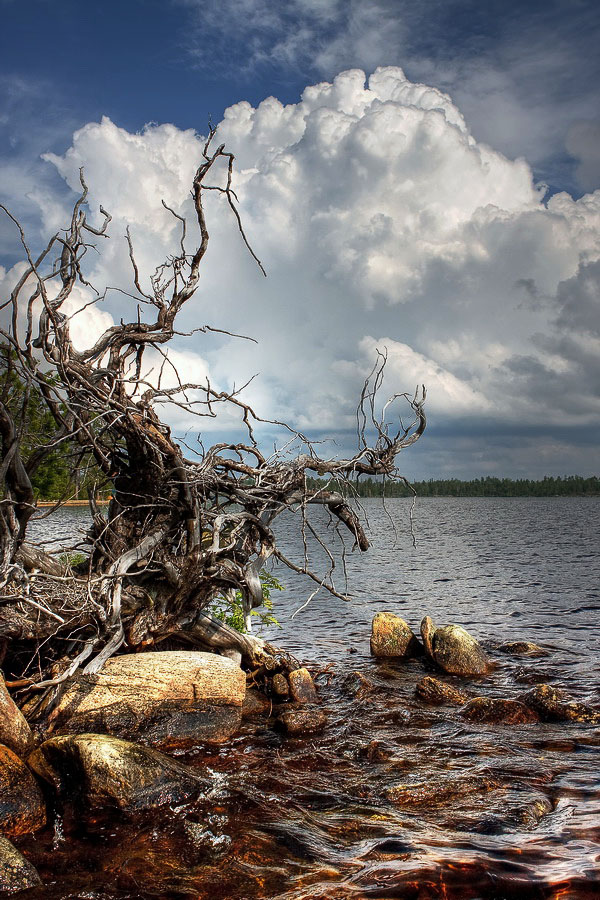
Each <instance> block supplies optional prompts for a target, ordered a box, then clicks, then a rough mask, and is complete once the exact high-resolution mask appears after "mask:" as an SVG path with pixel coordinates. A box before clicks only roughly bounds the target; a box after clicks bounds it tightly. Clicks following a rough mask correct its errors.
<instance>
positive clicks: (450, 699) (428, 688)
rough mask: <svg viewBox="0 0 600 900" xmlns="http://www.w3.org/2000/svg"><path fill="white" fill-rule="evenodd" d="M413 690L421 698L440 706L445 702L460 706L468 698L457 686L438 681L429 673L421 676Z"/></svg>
mask: <svg viewBox="0 0 600 900" xmlns="http://www.w3.org/2000/svg"><path fill="white" fill-rule="evenodd" d="M415 690H416V693H417V696H418V697H419V698H420V699H421V700H425V701H426V702H427V703H432V704H434V705H436V706H442V705H443V704H446V703H454V704H456V705H458V706H462V705H463V704H464V703H466V702H467V700H468V699H469V697H468V694H465V693H463V692H462V691H459V690H458V688H455V687H453V686H452V685H451V684H446V683H445V682H443V681H440V680H439V679H438V678H433V677H432V676H431V675H426V676H425V678H422V679H421V681H420V682H419V683H418V685H417V687H416V689H415Z"/></svg>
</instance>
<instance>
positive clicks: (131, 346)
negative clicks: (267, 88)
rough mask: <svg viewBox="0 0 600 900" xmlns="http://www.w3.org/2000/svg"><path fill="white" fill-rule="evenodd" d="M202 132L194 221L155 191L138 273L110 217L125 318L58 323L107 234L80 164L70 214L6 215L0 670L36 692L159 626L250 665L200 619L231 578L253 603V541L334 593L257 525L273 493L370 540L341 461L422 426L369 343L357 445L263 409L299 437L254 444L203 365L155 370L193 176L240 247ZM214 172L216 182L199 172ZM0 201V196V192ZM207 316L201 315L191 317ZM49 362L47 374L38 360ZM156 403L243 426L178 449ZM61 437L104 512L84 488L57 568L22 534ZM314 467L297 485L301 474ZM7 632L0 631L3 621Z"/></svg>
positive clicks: (180, 261) (256, 660)
mask: <svg viewBox="0 0 600 900" xmlns="http://www.w3.org/2000/svg"><path fill="white" fill-rule="evenodd" d="M212 139H213V134H212V133H211V134H210V136H209V139H208V141H207V142H206V145H205V147H204V153H203V159H202V160H201V163H200V165H199V167H198V169H197V171H196V173H195V176H194V179H193V183H192V197H193V204H194V211H195V218H196V224H197V228H198V233H199V238H198V241H197V243H196V245H195V248H194V250H193V251H190V250H189V249H188V247H187V241H188V238H187V223H186V221H185V220H184V218H183V217H182V216H180V215H179V214H178V213H177V212H175V211H174V210H171V209H170V207H168V206H167V205H166V204H164V205H165V207H166V208H167V209H169V210H170V211H171V212H172V213H173V215H174V216H175V217H176V219H177V220H178V222H179V223H180V225H181V240H180V244H179V247H178V248H177V249H176V250H175V252H174V253H173V255H171V256H170V257H169V258H168V259H167V260H166V261H164V262H163V263H161V264H160V265H158V266H157V268H156V270H155V271H154V273H153V274H152V275H151V276H150V277H149V278H148V279H144V278H143V276H142V273H141V272H140V270H139V268H138V264H137V262H136V257H135V250H134V241H133V237H132V236H131V235H130V234H129V232H128V233H127V241H128V246H129V255H130V260H131V270H132V282H133V286H132V291H131V295H130V296H131V301H132V310H131V315H130V317H129V319H126V318H124V319H122V320H121V321H120V323H118V324H115V325H112V326H111V327H109V328H107V329H106V330H105V331H104V333H103V334H101V335H100V336H99V337H98V338H97V340H96V341H95V342H94V343H93V345H92V346H90V347H88V348H87V349H84V350H81V349H76V348H75V347H74V345H73V343H72V341H71V338H70V331H69V328H70V317H69V315H67V314H66V312H65V303H66V301H67V300H68V299H69V297H71V295H72V292H73V289H74V288H75V287H76V286H79V287H80V288H81V289H83V290H84V291H87V293H88V295H89V297H90V301H89V302H90V303H93V302H97V301H98V300H99V299H101V298H102V297H104V295H105V293H106V292H105V293H104V294H100V293H98V292H95V293H94V289H93V288H92V287H91V285H89V284H88V282H87V280H86V277H85V274H84V266H83V263H84V256H85V254H86V252H87V251H88V250H89V248H90V246H92V245H91V243H90V242H91V241H92V240H95V241H96V242H97V243H98V242H101V241H103V240H105V239H106V238H107V236H108V226H109V223H110V215H109V214H108V213H107V212H106V211H105V210H104V209H103V208H102V207H100V212H101V215H102V225H101V226H100V227H97V228H95V227H92V226H91V225H90V224H89V223H88V220H87V210H86V199H87V186H86V184H85V181H84V177H83V173H81V187H82V191H81V195H80V197H79V198H78V199H77V201H76V203H75V205H74V208H73V214H72V218H71V222H70V224H69V226H68V227H67V229H66V230H65V231H64V232H60V233H57V234H56V235H54V236H53V237H52V238H51V239H50V241H49V242H48V244H47V246H46V247H45V248H44V249H43V250H42V252H41V253H40V254H38V255H37V256H36V257H34V255H33V254H32V252H31V250H30V248H29V246H28V244H27V242H26V239H25V235H24V232H23V230H22V229H21V227H20V226H19V224H18V223H17V222H16V220H14V218H13V217H12V215H11V214H10V213H9V212H8V211H7V210H4V211H5V213H6V214H7V215H8V216H9V217H10V218H11V219H12V220H13V221H14V222H15V225H16V227H17V228H18V229H19V232H20V235H21V239H22V244H23V249H24V255H25V257H26V260H27V266H26V268H25V270H24V272H23V274H22V275H21V277H20V279H19V281H18V283H17V284H16V285H15V287H14V289H13V291H12V294H11V295H10V297H8V298H1V300H0V309H2V310H4V315H6V316H7V319H8V322H7V324H6V326H4V327H3V328H2V329H0V335H1V336H2V338H3V339H4V341H5V342H6V343H7V344H8V345H9V347H10V352H11V360H12V362H11V365H13V366H14V368H15V372H16V373H17V375H18V378H19V379H20V381H21V383H22V385H23V387H24V395H23V396H24V399H23V404H22V406H21V407H20V408H17V409H16V410H15V408H14V404H13V407H12V408H11V407H10V404H9V403H8V402H7V400H6V398H5V397H2V396H1V395H0V439H1V444H0V451H1V455H0V474H1V476H2V480H3V483H4V493H3V497H2V498H1V499H0V597H1V599H0V641H1V640H4V647H5V653H6V659H5V664H4V665H5V671H7V673H8V674H7V678H8V679H10V678H13V679H16V680H17V681H19V679H20V682H19V683H27V682H28V679H31V684H32V687H31V690H32V691H39V692H42V693H44V694H45V695H47V696H46V698H45V699H46V701H50V702H49V703H47V702H45V707H46V708H51V706H52V702H51V701H52V699H53V698H54V699H56V698H57V697H58V695H59V694H60V691H61V690H62V687H61V686H64V684H65V683H66V682H67V681H68V679H69V678H70V677H71V676H72V675H73V674H74V673H75V672H76V671H77V670H79V669H83V670H84V671H85V672H87V673H94V672H97V671H98V670H99V669H100V668H101V667H102V665H103V664H104V662H105V661H106V660H107V659H109V658H110V657H111V656H112V655H114V654H115V653H117V652H119V651H120V650H121V648H123V647H125V648H129V649H131V648H133V649H136V650H144V649H148V648H151V647H154V646H155V645H156V644H158V643H161V642H164V641H166V640H171V641H177V640H179V641H186V640H187V641H190V640H191V641H195V642H198V643H199V644H203V645H205V646H209V647H213V648H220V649H225V648H231V647H236V648H237V649H239V650H240V652H241V653H242V654H243V655H244V656H245V657H246V659H247V660H248V661H249V664H250V665H252V666H256V665H257V664H263V663H264V660H265V659H266V658H267V657H269V656H270V652H269V650H268V648H267V649H266V650H265V648H264V646H262V644H261V642H260V641H257V639H255V638H253V637H251V636H249V635H246V636H241V635H239V634H237V632H232V630H231V629H227V628H224V627H221V626H220V625H219V624H218V623H217V624H215V623H214V622H213V621H211V620H210V618H209V617H207V616H206V615H205V614H204V612H203V611H204V610H206V607H207V606H208V605H209V604H210V602H211V601H212V600H214V599H215V598H216V597H219V596H224V595H228V593H230V592H234V591H239V592H240V594H241V597H242V603H243V607H244V612H245V616H246V620H247V622H249V620H250V618H249V617H250V613H251V610H252V608H253V607H255V606H259V605H261V604H262V602H263V594H262V586H261V582H260V573H261V570H262V569H263V567H264V566H265V564H266V563H267V561H268V560H269V559H277V560H279V561H281V562H283V563H285V564H286V565H289V566H290V567H291V568H292V569H294V570H295V571H297V572H302V573H304V574H306V575H307V576H308V578H309V579H312V581H313V582H314V583H315V585H316V590H318V589H321V588H323V589H325V590H328V591H330V592H331V593H333V594H335V595H336V596H344V595H343V594H340V593H338V591H337V590H336V588H335V587H334V584H333V580H332V577H331V575H332V571H333V567H334V561H333V557H331V555H330V558H331V570H330V571H329V572H327V573H325V574H318V573H316V572H314V571H312V569H311V567H310V563H309V560H308V558H307V556H306V555H305V558H304V559H303V560H301V561H293V560H290V559H287V558H286V557H285V556H284V555H283V553H282V552H281V551H280V549H279V548H278V547H277V543H276V539H275V535H274V533H273V530H272V525H273V522H274V520H275V519H276V517H277V516H278V515H279V514H280V513H282V512H283V511H285V510H289V509H295V510H297V512H298V521H299V525H300V527H301V528H302V529H303V531H304V533H306V532H307V531H309V530H310V531H311V532H312V533H313V534H315V536H316V537H317V539H319V538H318V535H317V534H316V532H315V531H314V529H313V526H312V525H311V523H310V520H309V517H308V509H309V507H310V505H311V504H319V505H321V506H324V507H325V508H326V509H327V510H328V511H329V513H330V514H331V516H332V519H333V520H336V521H337V522H338V523H339V526H344V528H346V529H347V530H348V532H349V534H350V536H351V538H352V540H353V543H354V546H355V547H357V548H359V549H360V550H361V551H364V550H366V549H367V548H368V546H369V542H368V539H367V536H366V534H365V531H364V529H363V526H362V524H361V520H360V517H359V515H358V512H357V509H356V508H355V506H354V505H353V503H352V501H351V500H350V501H349V500H348V497H347V496H346V490H340V485H343V484H346V485H347V490H348V491H350V492H351V479H352V478H355V477H356V476H358V475H361V474H364V475H370V476H382V477H385V478H397V477H402V476H400V475H399V473H398V470H397V468H396V457H397V455H398V453H399V452H400V451H401V450H402V449H404V448H406V447H408V446H409V445H411V444H413V443H414V442H415V441H416V440H417V439H418V438H419V437H420V435H421V434H422V433H423V430H424V428H425V415H424V411H423V403H424V399H425V392H424V390H423V391H422V392H421V393H419V392H417V393H416V394H415V395H414V396H412V395H406V394H394V395H393V396H392V397H391V398H390V399H389V400H388V402H387V403H385V405H384V406H383V409H382V410H381V411H378V406H377V402H378V401H377V397H378V392H379V390H380V388H381V386H382V380H383V372H384V368H385V354H380V355H379V357H378V359H377V361H376V364H375V366H374V368H373V370H372V372H371V373H370V375H369V377H368V378H367V379H366V381H365V385H364V388H363V391H362V395H361V398H360V404H359V410H358V449H357V452H356V454H355V455H354V456H352V457H351V458H348V459H323V458H320V457H319V456H318V454H317V452H316V450H315V446H314V445H312V444H311V443H310V441H309V440H308V439H307V438H305V436H304V435H302V434H300V433H299V432H296V431H294V430H293V429H292V428H291V427H290V426H288V425H287V424H285V423H271V424H276V425H279V426H280V427H281V428H282V429H284V430H285V431H286V432H287V434H288V435H289V436H290V439H291V440H292V441H293V442H295V444H296V445H298V444H300V445H302V448H303V451H304V452H302V453H299V454H298V455H296V456H295V457H294V456H292V457H290V456H288V455H286V453H284V452H280V453H275V454H271V455H270V456H265V455H264V453H263V451H262V450H261V448H260V447H259V445H258V443H257V441H256V439H255V436H254V432H253V426H254V425H255V424H256V423H258V422H262V421H264V420H262V419H261V418H260V416H259V415H258V414H257V413H256V412H255V411H254V410H253V409H252V408H251V407H250V406H249V405H248V404H246V403H245V402H244V401H243V399H242V397H241V395H240V392H239V391H236V392H231V393H226V392H222V391H217V390H215V389H214V388H213V386H212V385H211V383H210V382H209V381H207V382H206V383H205V384H191V383H187V382H183V381H182V380H180V378H179V375H177V376H176V377H177V385H176V387H174V388H173V387H171V388H167V387H164V386H163V381H164V378H163V373H164V370H165V369H167V368H169V369H171V371H172V364H171V362H170V361H169V360H168V358H167V356H166V352H165V350H164V349H163V347H164V346H165V345H166V344H168V342H169V341H170V340H171V339H172V338H173V337H174V336H175V335H176V334H179V332H178V331H177V325H176V320H177V317H178V314H179V313H180V311H181V309H182V308H183V306H184V305H185V304H186V303H188V302H189V301H190V300H191V298H192V296H193V295H194V293H195V292H196V290H197V287H198V283H199V278H200V270H201V263H202V260H203V258H204V255H205V253H206V250H207V247H208V242H209V232H208V228H207V223H206V218H205V210H204V193H205V191H206V190H211V191H217V192H218V193H219V194H220V195H221V196H222V197H223V198H224V200H225V201H226V203H227V205H228V206H229V208H230V209H231V210H232V211H233V214H234V215H235V217H236V221H237V224H238V226H239V230H240V233H241V236H242V239H243V240H244V242H245V243H246V245H247V246H248V248H249V249H250V252H251V253H252V255H253V256H254V258H255V259H256V261H257V263H258V265H259V266H260V268H261V270H262V265H261V263H260V261H259V260H258V259H257V257H256V256H255V254H254V253H253V251H252V250H251V248H250V247H249V244H248V241H247V239H246V235H245V234H244V231H243V228H242V225H241V220H240V218H239V214H238V211H237V208H236V197H235V194H234V191H233V189H232V177H233V156H232V154H230V153H228V152H226V151H225V148H224V147H223V146H219V147H218V148H216V149H213V148H212ZM219 172H220V173H221V178H222V181H221V185H220V186H215V185H211V184H207V179H208V177H209V175H210V176H211V177H212V176H213V174H215V175H216V176H217V177H218V176H219ZM2 209H4V208H3V207H2ZM211 330H214V331H218V329H214V328H211V327H210V326H203V327H202V328H199V329H196V331H200V332H207V331H211ZM148 349H152V350H153V351H155V352H158V353H159V354H161V355H162V358H163V363H162V369H161V371H160V372H159V373H157V374H155V375H154V376H153V377H150V376H149V375H145V374H144V372H145V369H144V354H145V353H146V351H147V350H148ZM49 372H50V373H52V374H53V376H54V377H53V378H52V379H49V378H48V373H49ZM31 392H37V393H38V394H39V395H40V396H41V397H42V398H43V400H44V402H45V404H46V406H47V408H48V410H49V411H50V413H51V414H52V418H53V420H54V422H55V432H54V434H52V435H50V436H49V437H48V439H47V440H46V441H45V442H44V443H43V444H41V445H39V446H37V447H36V448H35V450H34V451H33V452H32V453H30V454H29V455H28V456H27V457H25V456H24V455H23V447H22V441H21V436H22V434H23V429H24V423H25V419H26V397H27V395H28V394H30V393H31ZM396 401H399V402H406V404H407V405H408V409H409V410H410V413H411V418H410V421H409V423H408V424H407V425H404V424H402V421H401V420H399V421H398V424H397V425H396V426H395V428H392V427H391V425H390V424H388V422H386V415H387V414H389V413H390V412H391V406H392V404H393V403H395V402H396ZM165 403H170V404H174V405H176V406H177V407H179V408H181V409H184V410H186V411H187V412H188V413H190V414H194V415H196V416H198V417H199V424H200V426H201V423H202V419H203V417H215V416H216V415H217V413H218V410H219V408H222V407H227V408H229V409H230V410H237V412H238V413H239V417H240V422H241V424H242V425H243V427H244V428H245V432H246V438H245V439H244V440H243V441H242V442H240V443H235V444H232V443H217V444H215V445H214V446H211V447H209V448H207V449H205V448H204V447H203V446H202V444H201V443H199V444H198V451H197V452H195V453H193V452H189V451H188V452H186V451H185V449H184V447H183V445H182V443H181V442H178V441H177V440H175V438H174V437H173V436H172V435H171V432H170V429H169V428H168V427H167V426H166V425H165V424H164V423H163V422H162V421H161V420H160V418H159V416H158V414H157V412H156V409H157V406H158V405H159V404H165ZM64 441H68V442H70V444H71V445H72V446H73V448H74V452H75V453H78V454H79V455H80V457H85V458H86V459H88V460H92V461H93V464H94V465H95V466H96V467H97V470H98V472H99V473H100V476H99V477H103V478H104V480H105V483H106V485H109V486H110V489H111V491H112V499H111V501H110V505H109V506H108V509H107V510H106V514H105V515H103V514H101V513H100V512H99V510H98V509H97V508H96V507H95V506H94V504H93V501H92V514H93V524H92V527H91V529H90V532H89V535H88V538H87V540H88V547H89V560H88V568H87V573H86V574H82V573H81V572H78V573H77V575H73V574H72V573H70V571H69V570H68V567H67V566H65V565H62V564H61V563H60V562H58V561H57V560H55V559H53V558H51V557H48V556H47V554H44V553H42V552H41V551H38V550H36V549H35V548H33V547H31V546H30V545H28V544H26V543H25V536H26V529H27V523H28V522H29V520H30V518H31V516H32V514H33V513H34V511H35V501H34V494H33V490H32V486H31V477H32V473H33V472H34V471H35V469H36V467H37V466H39V465H40V462H41V461H42V460H43V459H44V458H46V457H47V455H48V454H50V453H51V452H52V451H53V449H55V448H56V446H57V445H58V444H59V443H62V442H64ZM309 475H318V476H321V477H322V478H325V479H326V481H325V482H323V485H324V486H323V487H319V488H317V489H314V490H311V489H310V488H309V487H308V481H307V477H308V476H309ZM9 638H10V640H11V643H10V644H8V643H7V639H9Z"/></svg>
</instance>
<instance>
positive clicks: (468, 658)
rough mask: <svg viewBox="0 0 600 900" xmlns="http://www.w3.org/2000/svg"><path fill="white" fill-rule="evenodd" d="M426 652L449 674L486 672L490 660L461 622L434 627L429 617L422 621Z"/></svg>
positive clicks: (483, 673) (481, 673) (479, 673)
mask: <svg viewBox="0 0 600 900" xmlns="http://www.w3.org/2000/svg"><path fill="white" fill-rule="evenodd" d="M421 637H422V639H423V644H424V646H425V652H426V653H427V655H428V656H430V657H431V659H432V660H433V661H434V662H435V663H436V664H437V665H438V666H439V667H440V668H441V669H443V670H444V671H445V672H449V673H450V674H451V675H485V674H486V673H487V672H488V671H489V669H490V662H489V660H488V658H487V656H486V655H485V653H484V651H483V648H482V647H481V645H480V644H479V642H478V641H476V640H475V638H474V637H472V636H471V635H470V634H469V632H468V631H466V629H464V628H463V627H462V626H461V625H444V626H443V627H442V628H436V626H435V625H434V623H433V620H432V619H431V617H430V616H425V618H424V619H423V621H422V622H421Z"/></svg>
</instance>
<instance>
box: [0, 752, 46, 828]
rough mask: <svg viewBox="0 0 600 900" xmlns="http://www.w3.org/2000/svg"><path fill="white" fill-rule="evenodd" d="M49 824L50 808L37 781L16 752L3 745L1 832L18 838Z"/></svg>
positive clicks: (0, 765) (0, 759)
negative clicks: (47, 811) (45, 802)
mask: <svg viewBox="0 0 600 900" xmlns="http://www.w3.org/2000/svg"><path fill="white" fill-rule="evenodd" d="M45 824H46V807H45V805H44V798H43V796H42V792H41V790H40V788H39V785H38V783H37V781H36V780H35V778H34V777H33V775H32V774H31V772H30V770H29V769H28V768H27V766H26V765H25V763H24V762H22V761H21V760H20V759H19V757H18V756H17V755H16V753H13V751H12V750H10V749H9V748H8V747H4V746H2V745H0V831H2V833H3V834H5V835H9V836H10V837H17V836H18V835H20V834H27V833H28V832H30V831H37V829H38V828H43V827H44V825H45Z"/></svg>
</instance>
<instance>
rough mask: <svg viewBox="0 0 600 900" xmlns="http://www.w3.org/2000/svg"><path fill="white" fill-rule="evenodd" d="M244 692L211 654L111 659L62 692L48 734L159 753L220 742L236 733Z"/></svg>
mask: <svg viewBox="0 0 600 900" xmlns="http://www.w3.org/2000/svg"><path fill="white" fill-rule="evenodd" d="M245 692H246V678H245V675H244V673H243V672H242V670H241V669H240V668H239V666H237V665H236V664H235V663H234V662H232V660H230V659H227V658H226V657H224V656H217V655H216V654H214V653H199V652H184V651H167V652H160V653H136V654H128V655H126V656H117V657H114V658H113V659H109V660H108V661H107V662H106V663H105V664H104V667H103V669H102V671H101V672H99V673H98V674H97V675H81V676H79V678H78V679H77V680H76V681H75V682H74V683H73V684H72V685H71V686H70V687H69V688H68V689H67V691H66V692H65V694H64V695H63V697H62V699H61V701H60V703H59V705H58V707H57V709H56V720H55V722H56V724H55V727H54V733H55V734H64V733H69V734H73V733H81V732H88V733H94V734H113V735H116V736H118V737H122V738H126V739H128V740H141V741H143V742H144V743H148V744H150V745H152V746H154V747H157V748H160V749H162V750H175V749H186V748H189V747H191V746H193V745H195V744H198V743H204V742H206V743H221V742H222V741H225V740H227V739H228V738H229V737H231V735H232V734H233V733H234V732H235V731H237V729H238V728H239V726H240V722H241V714H242V710H241V708H242V702H243V699H244V695H245Z"/></svg>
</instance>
